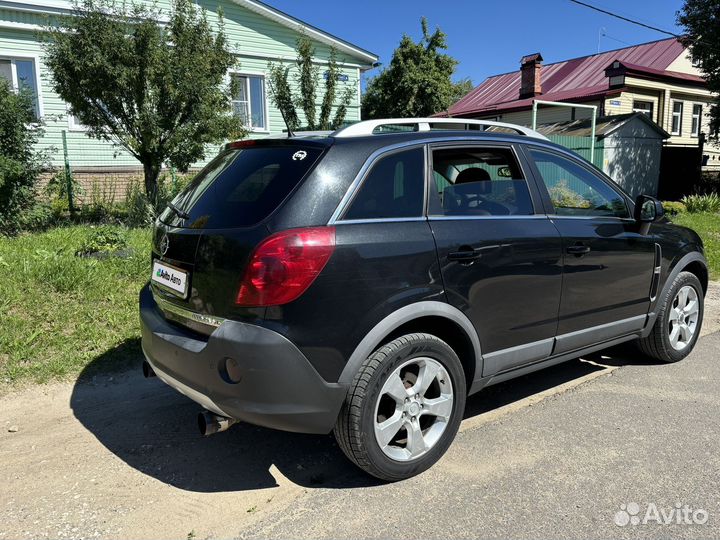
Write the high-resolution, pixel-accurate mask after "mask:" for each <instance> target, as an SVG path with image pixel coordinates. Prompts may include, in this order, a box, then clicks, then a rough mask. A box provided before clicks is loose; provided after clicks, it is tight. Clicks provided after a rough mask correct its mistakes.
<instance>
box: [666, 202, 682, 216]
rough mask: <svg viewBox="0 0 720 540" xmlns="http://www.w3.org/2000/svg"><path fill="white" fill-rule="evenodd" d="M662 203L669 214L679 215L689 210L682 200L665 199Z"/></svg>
mask: <svg viewBox="0 0 720 540" xmlns="http://www.w3.org/2000/svg"><path fill="white" fill-rule="evenodd" d="M662 205H663V209H664V210H665V213H666V214H668V215H669V216H677V215H678V214H682V213H683V212H687V207H686V206H685V205H684V204H683V203H681V202H680V201H663V203H662Z"/></svg>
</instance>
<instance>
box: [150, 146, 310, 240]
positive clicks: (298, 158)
mask: <svg viewBox="0 0 720 540" xmlns="http://www.w3.org/2000/svg"><path fill="white" fill-rule="evenodd" d="M321 153H322V149H321V148H317V147H309V146H297V145H292V146H266V147H249V148H237V149H228V150H224V151H222V152H221V153H220V154H219V155H218V156H217V157H216V158H215V159H213V160H212V161H211V162H210V163H208V165H207V166H206V167H205V168H204V169H203V170H202V171H200V172H199V173H198V175H197V176H196V177H195V178H194V179H193V181H192V182H191V183H190V185H189V186H188V187H187V188H186V189H185V190H184V191H183V192H182V193H180V194H179V195H178V196H177V197H176V198H175V199H174V200H173V204H174V205H175V206H176V207H177V208H179V209H180V210H181V211H183V212H185V213H187V214H188V215H189V216H190V217H189V219H187V220H185V221H184V222H183V221H181V220H180V219H179V217H178V216H177V215H176V214H175V213H174V212H173V211H172V210H170V209H169V208H167V209H165V211H164V212H163V214H162V215H161V218H160V219H161V220H162V221H163V222H165V223H168V224H170V225H175V226H183V227H189V228H196V229H206V228H207V229H222V228H234V227H249V226H252V225H255V224H256V223H258V222H260V221H262V220H263V219H265V218H266V217H268V216H269V215H270V214H271V213H272V212H273V211H274V210H275V209H276V208H277V207H278V206H279V205H280V203H282V202H283V200H285V198H286V197H287V196H288V195H289V194H290V192H291V191H292V190H293V189H294V188H295V187H296V186H297V185H298V184H299V183H300V181H301V180H302V179H303V177H305V175H306V174H307V173H308V171H309V170H310V169H311V168H312V166H313V164H314V163H315V162H316V161H317V159H318V157H319V156H320V154H321Z"/></svg>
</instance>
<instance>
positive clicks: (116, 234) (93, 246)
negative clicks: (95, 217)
mask: <svg viewBox="0 0 720 540" xmlns="http://www.w3.org/2000/svg"><path fill="white" fill-rule="evenodd" d="M126 247H127V239H126V235H125V234H124V231H122V230H120V229H118V228H117V227H98V228H97V229H95V230H94V231H93V232H91V233H90V234H89V235H88V236H87V237H86V238H85V239H83V242H82V243H81V244H80V247H79V248H78V250H77V251H76V252H75V255H77V256H82V255H90V254H92V253H102V252H108V251H119V250H121V249H125V248H126Z"/></svg>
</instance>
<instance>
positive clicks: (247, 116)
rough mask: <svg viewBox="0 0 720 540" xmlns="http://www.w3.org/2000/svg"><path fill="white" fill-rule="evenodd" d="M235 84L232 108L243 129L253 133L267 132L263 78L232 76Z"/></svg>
mask: <svg viewBox="0 0 720 540" xmlns="http://www.w3.org/2000/svg"><path fill="white" fill-rule="evenodd" d="M233 78H234V80H235V82H236V83H237V89H236V91H235V96H234V99H233V100H232V106H233V109H234V111H235V114H237V115H238V116H239V117H240V119H241V120H242V123H243V125H244V126H245V127H247V128H249V129H251V130H255V131H267V118H266V114H265V110H266V103H265V78H264V77H261V76H258V75H239V74H234V75H233Z"/></svg>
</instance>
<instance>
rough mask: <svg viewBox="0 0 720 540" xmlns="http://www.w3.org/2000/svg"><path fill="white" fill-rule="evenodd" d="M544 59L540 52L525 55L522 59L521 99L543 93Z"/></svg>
mask: <svg viewBox="0 0 720 540" xmlns="http://www.w3.org/2000/svg"><path fill="white" fill-rule="evenodd" d="M542 61H543V57H542V55H541V54H540V53H535V54H529V55H527V56H523V57H522V59H521V60H520V99H525V98H531V97H535V96H539V95H540V94H542V77H541V75H540V72H541V70H542Z"/></svg>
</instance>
